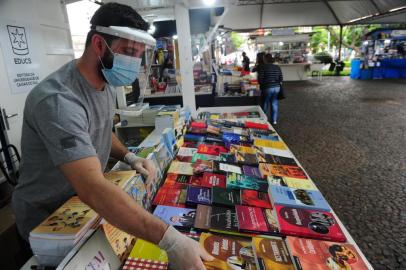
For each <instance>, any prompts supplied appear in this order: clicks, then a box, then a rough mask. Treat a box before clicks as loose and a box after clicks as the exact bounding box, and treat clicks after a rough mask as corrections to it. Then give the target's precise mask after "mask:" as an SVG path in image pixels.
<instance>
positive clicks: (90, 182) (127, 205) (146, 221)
mask: <svg viewBox="0 0 406 270" xmlns="http://www.w3.org/2000/svg"><path fill="white" fill-rule="evenodd" d="M59 168H60V170H61V171H62V173H63V174H64V175H65V177H66V178H67V179H68V180H69V182H70V183H71V184H72V186H73V188H74V189H75V191H76V192H77V194H78V196H79V198H80V199H81V200H82V201H83V202H84V203H86V204H87V205H89V206H90V207H91V208H92V209H94V210H95V211H96V212H97V213H98V214H99V215H101V216H102V217H104V218H105V219H106V220H108V221H109V222H110V223H111V224H113V225H114V226H116V227H118V228H120V229H122V230H123V231H126V232H128V233H130V234H133V235H136V236H138V237H141V238H143V239H145V240H148V241H150V242H153V243H155V244H158V243H159V241H160V240H161V239H162V237H163V235H164V233H165V231H166V229H167V227H168V226H167V225H166V224H165V223H164V222H162V221H161V220H159V219H157V218H155V217H154V216H152V215H151V214H150V213H148V212H147V211H145V210H144V209H143V208H142V207H140V206H139V205H138V204H136V203H134V201H133V200H132V199H131V197H130V196H128V194H126V193H125V192H124V191H123V190H121V189H120V188H119V187H118V186H115V185H114V184H112V183H111V182H109V181H107V180H106V179H105V178H104V176H103V174H102V169H101V165H100V161H99V160H98V158H97V157H88V158H84V159H80V160H77V161H72V162H69V163H66V164H63V165H61V166H59Z"/></svg>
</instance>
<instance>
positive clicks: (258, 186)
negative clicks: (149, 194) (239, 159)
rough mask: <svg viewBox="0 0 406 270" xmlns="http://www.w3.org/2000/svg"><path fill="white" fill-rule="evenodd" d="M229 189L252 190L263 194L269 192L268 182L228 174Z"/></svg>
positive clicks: (246, 176) (241, 175)
mask: <svg viewBox="0 0 406 270" xmlns="http://www.w3.org/2000/svg"><path fill="white" fill-rule="evenodd" d="M227 188H229V189H252V190H257V191H262V192H267V191H268V182H267V181H265V180H262V179H259V178H255V177H252V176H248V175H243V174H237V173H228V174H227Z"/></svg>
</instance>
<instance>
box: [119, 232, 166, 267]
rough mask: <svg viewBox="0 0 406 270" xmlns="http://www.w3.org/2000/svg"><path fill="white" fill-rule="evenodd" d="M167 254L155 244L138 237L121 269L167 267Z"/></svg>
mask: <svg viewBox="0 0 406 270" xmlns="http://www.w3.org/2000/svg"><path fill="white" fill-rule="evenodd" d="M168 263H169V261H168V256H167V254H166V252H165V251H164V250H162V249H160V248H159V247H158V246H157V245H155V244H153V243H150V242H148V241H145V240H143V239H140V238H138V239H137V241H136V242H135V245H134V247H133V249H132V250H131V253H130V255H129V256H128V258H127V260H126V262H125V264H124V266H123V270H134V269H168Z"/></svg>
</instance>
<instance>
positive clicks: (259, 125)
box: [244, 121, 269, 130]
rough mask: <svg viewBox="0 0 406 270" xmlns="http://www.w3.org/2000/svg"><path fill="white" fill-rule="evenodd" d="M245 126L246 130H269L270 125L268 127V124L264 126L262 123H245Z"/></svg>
mask: <svg viewBox="0 0 406 270" xmlns="http://www.w3.org/2000/svg"><path fill="white" fill-rule="evenodd" d="M244 125H245V127H246V128H255V129H263V130H269V125H268V124H262V123H257V122H251V121H245V123H244Z"/></svg>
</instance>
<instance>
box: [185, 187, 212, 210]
mask: <svg viewBox="0 0 406 270" xmlns="http://www.w3.org/2000/svg"><path fill="white" fill-rule="evenodd" d="M186 204H187V205H196V204H211V189H210V188H204V187H197V186H189V187H188V188H187V195H186Z"/></svg>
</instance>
